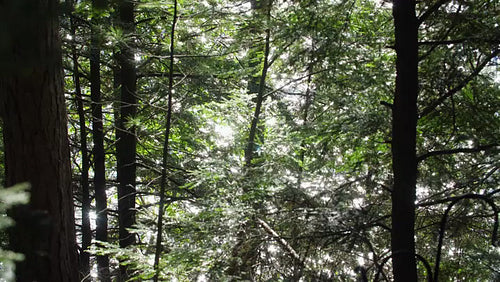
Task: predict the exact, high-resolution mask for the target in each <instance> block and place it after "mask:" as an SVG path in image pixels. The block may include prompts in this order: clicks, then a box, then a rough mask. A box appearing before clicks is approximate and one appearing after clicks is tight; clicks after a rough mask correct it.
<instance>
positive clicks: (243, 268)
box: [226, 0, 272, 281]
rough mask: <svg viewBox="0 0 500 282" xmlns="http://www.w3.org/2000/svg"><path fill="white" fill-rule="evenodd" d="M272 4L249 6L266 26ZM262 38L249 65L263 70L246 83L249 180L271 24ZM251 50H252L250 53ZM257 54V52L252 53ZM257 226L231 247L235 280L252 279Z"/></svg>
mask: <svg viewBox="0 0 500 282" xmlns="http://www.w3.org/2000/svg"><path fill="white" fill-rule="evenodd" d="M271 7H272V1H271V0H269V1H252V9H253V10H254V11H255V13H256V14H261V13H262V14H263V15H264V16H265V19H266V23H265V24H266V25H269V22H270V18H271ZM256 32H257V33H261V32H262V30H260V31H256ZM264 34H265V38H264V57H263V58H262V61H260V62H259V61H257V63H252V61H253V59H254V58H252V56H250V61H251V63H250V67H255V66H257V65H262V71H261V74H260V76H256V77H255V76H253V75H252V76H251V77H250V79H249V82H248V93H251V94H252V93H256V94H257V97H256V98H255V110H254V114H253V117H252V120H251V122H250V131H249V134H248V140H247V144H246V147H245V152H244V153H245V164H244V166H245V169H246V172H245V179H246V180H247V181H251V179H252V178H253V177H255V175H253V173H252V166H254V164H253V160H254V158H255V151H256V147H257V142H256V139H257V136H258V134H259V122H260V119H261V117H260V115H261V111H262V104H263V102H264V98H265V97H264V94H265V93H264V92H265V89H266V78H267V71H268V69H269V53H270V39H271V29H270V26H267V27H266V29H265V31H264ZM252 53H253V52H252ZM255 54H256V53H255ZM250 186H251V185H246V184H244V186H243V192H244V193H252V192H253V191H252V190H251V188H249V187H250ZM252 205H253V209H254V211H255V212H257V213H258V210H261V209H262V207H261V204H259V203H255V202H254V203H252ZM258 226H259V225H258V224H257V223H256V222H255V221H254V220H251V221H249V222H246V223H245V224H243V225H242V226H241V231H240V232H239V233H238V234H237V237H238V238H237V243H236V245H235V246H234V247H233V250H232V258H231V261H230V265H229V268H228V270H227V271H226V273H227V274H228V275H229V276H233V277H238V279H241V280H244V281H253V280H254V279H253V276H254V273H253V272H254V270H253V265H254V263H255V261H256V259H257V255H258V247H259V244H260V240H259V239H258V238H249V234H250V233H252V229H254V228H259V227H258Z"/></svg>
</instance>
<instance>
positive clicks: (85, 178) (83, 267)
mask: <svg viewBox="0 0 500 282" xmlns="http://www.w3.org/2000/svg"><path fill="white" fill-rule="evenodd" d="M75 35H76V26H75V23H74V19H73V17H72V18H71V36H72V38H73V40H75ZM72 49H73V50H72V59H73V81H74V84H75V98H76V106H77V111H78V120H79V125H80V148H81V149H80V151H81V153H82V169H81V181H80V188H81V192H82V230H81V232H82V252H81V253H80V272H81V275H82V277H83V279H84V281H90V280H89V278H90V254H89V253H88V252H87V251H86V250H88V249H89V247H90V245H91V243H92V229H91V227H90V216H89V213H90V187H89V170H90V158H89V154H88V149H87V126H86V125H85V121H86V119H85V110H84V105H83V96H82V89H81V85H80V73H79V70H78V68H79V63H78V54H77V50H76V43H74V44H73V46H72Z"/></svg>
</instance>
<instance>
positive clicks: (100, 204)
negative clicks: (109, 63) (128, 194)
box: [90, 0, 111, 281]
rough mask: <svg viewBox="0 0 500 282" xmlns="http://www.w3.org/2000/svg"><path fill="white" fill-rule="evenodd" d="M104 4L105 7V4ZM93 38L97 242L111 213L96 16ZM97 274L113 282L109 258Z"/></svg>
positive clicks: (101, 260) (105, 235)
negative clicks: (108, 197)
mask: <svg viewBox="0 0 500 282" xmlns="http://www.w3.org/2000/svg"><path fill="white" fill-rule="evenodd" d="M92 5H93V8H94V9H99V8H101V7H100V6H99V1H97V0H93V1H92ZM101 5H102V4H101ZM91 24H92V25H91V39H90V41H91V42H90V96H91V100H92V107H91V108H92V139H93V142H94V149H93V154H94V192H95V203H96V235H95V237H96V240H98V241H101V242H107V241H108V212H107V208H108V205H107V196H106V167H105V152H104V129H103V122H102V120H103V116H102V101H101V55H100V53H101V40H100V32H99V21H98V18H97V17H96V16H93V17H92V23H91ZM97 273H98V277H99V281H111V279H110V273H109V257H108V256H107V255H98V256H97Z"/></svg>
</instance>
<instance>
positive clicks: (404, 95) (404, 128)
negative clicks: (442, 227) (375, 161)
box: [391, 0, 418, 282]
mask: <svg viewBox="0 0 500 282" xmlns="http://www.w3.org/2000/svg"><path fill="white" fill-rule="evenodd" d="M393 16H394V26H395V39H396V54H397V59H396V72H397V74H396V92H395V95H394V105H393V109H392V169H393V173H394V187H393V191H392V232H391V247H392V263H393V274H394V281H404V282H411V281H417V269H416V259H415V239H414V236H415V231H414V225H415V191H416V181H417V158H416V130H417V95H418V45H417V35H418V27H417V18H416V14H415V0H395V1H394V2H393Z"/></svg>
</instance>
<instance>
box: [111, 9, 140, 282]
mask: <svg viewBox="0 0 500 282" xmlns="http://www.w3.org/2000/svg"><path fill="white" fill-rule="evenodd" d="M118 13H119V24H120V27H121V28H122V30H123V34H124V38H125V42H122V43H121V44H120V54H119V64H120V68H121V70H120V73H121V103H120V118H119V120H118V129H117V139H118V140H117V144H116V159H117V166H118V169H117V177H118V182H119V184H118V221H119V240H120V247H121V248H125V247H127V246H130V245H133V244H134V243H135V235H134V234H133V233H132V232H130V231H129V230H128V229H129V228H131V227H132V226H133V225H134V223H135V213H136V212H135V193H136V190H135V185H136V179H135V178H136V162H135V156H136V136H135V135H136V134H135V131H136V129H135V126H134V125H130V123H129V122H130V120H132V119H134V118H135V116H136V112H137V105H136V104H137V98H136V69H135V64H134V49H133V46H134V42H133V39H131V38H133V37H134V32H135V24H134V3H133V2H132V1H120V2H119V7H118ZM120 273H121V279H124V280H126V279H127V277H128V274H127V267H126V266H125V265H121V266H120Z"/></svg>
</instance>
